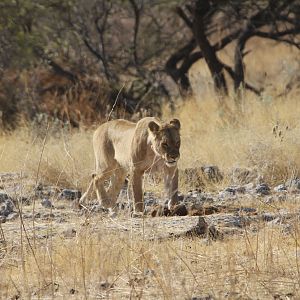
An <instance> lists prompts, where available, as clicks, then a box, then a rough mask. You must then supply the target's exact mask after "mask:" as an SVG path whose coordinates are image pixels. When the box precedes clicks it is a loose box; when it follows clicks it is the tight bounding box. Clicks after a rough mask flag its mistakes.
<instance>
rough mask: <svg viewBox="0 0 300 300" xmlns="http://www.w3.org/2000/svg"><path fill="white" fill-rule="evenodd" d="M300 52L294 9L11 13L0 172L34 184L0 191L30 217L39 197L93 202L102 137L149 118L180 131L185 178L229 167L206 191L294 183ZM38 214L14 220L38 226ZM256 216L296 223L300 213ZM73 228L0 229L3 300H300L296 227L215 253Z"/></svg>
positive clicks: (299, 20) (204, 245) (188, 243)
mask: <svg viewBox="0 0 300 300" xmlns="http://www.w3.org/2000/svg"><path fill="white" fill-rule="evenodd" d="M299 48H300V3H299V1H298V0H289V1H285V0H261V1H254V0H244V1H235V0H223V1H214V0H211V1H201V0H191V1H185V0H170V1H163V0H153V1H152V0H116V1H109V0H88V1H87V0H61V1H57V0H47V1H46V0H36V1H33V0H22V1H18V0H2V1H1V3H0V130H1V132H0V173H1V174H6V173H11V172H13V173H16V174H18V176H20V178H24V179H21V180H20V179H18V180H17V181H16V182H13V183H11V182H10V183H9V184H8V183H7V182H5V180H4V179H1V182H0V187H1V189H2V190H3V191H5V192H9V193H10V194H11V195H12V196H13V197H15V198H16V199H18V201H20V202H19V203H21V202H22V201H21V200H22V199H23V197H25V195H27V194H28V193H29V195H31V194H30V192H28V191H27V190H26V189H29V190H30V189H31V190H33V189H35V188H36V187H37V186H38V185H45V186H56V187H68V188H73V189H79V190H83V189H85V188H86V186H87V182H88V181H89V180H90V174H91V173H92V172H93V166H94V158H93V151H92V145H91V136H92V132H93V130H94V129H95V128H96V126H98V125H99V124H100V123H102V122H104V121H106V120H108V119H114V118H126V119H130V120H134V121H135V120H138V119H139V118H141V117H143V116H147V115H155V116H159V117H160V118H161V119H163V120H168V119H169V118H171V117H177V118H179V119H180V121H181V123H182V131H181V134H182V146H181V159H180V162H179V168H180V170H184V169H186V168H194V167H196V166H202V165H216V166H218V167H219V168H220V170H221V171H222V173H223V175H224V178H223V180H222V181H221V182H217V183H213V184H210V185H209V186H207V187H204V191H213V192H218V191H219V190H220V189H223V188H224V187H227V186H228V185H229V184H230V183H231V177H230V176H231V172H232V169H234V168H236V167H239V168H247V169H255V170H256V171H257V172H258V173H259V174H260V177H261V178H262V180H264V182H267V183H268V184H269V185H270V186H271V187H274V186H276V185H278V184H280V183H283V182H285V181H287V180H288V179H291V178H298V177H299V176H300V174H299V172H300V151H299V149H300V123H299V114H300V106H299V103H298V102H299V100H300V76H299V74H300V73H299V71H300V52H299ZM3 178H4V177H3ZM11 185H12V187H11ZM146 185H147V189H148V190H152V191H153V192H154V193H159V189H160V188H161V187H160V186H158V187H157V186H153V185H151V184H150V183H146ZM191 185H192V186H193V183H190V185H189V187H187V186H185V185H184V183H182V182H181V185H180V190H181V191H183V192H187V191H188V189H190V186H191ZM30 197H31V196H29V198H30ZM34 197H35V196H32V199H35V198H34ZM287 197H289V196H287ZM20 199H21V200H20ZM293 199H294V198H293ZM51 200H53V203H54V204H55V206H59V203H60V202H59V199H57V198H55V197H54V198H53V199H51ZM32 201H33V204H31V206H29V207H24V208H22V204H20V206H18V208H17V211H18V213H20V215H22V209H24V211H25V212H26V213H28V212H27V210H28V211H31V213H32V214H33V215H34V212H35V209H37V208H38V205H39V203H38V202H37V203H35V201H38V200H32ZM56 201H57V202H56ZM56 203H57V205H56ZM249 203H251V206H253V207H255V208H256V209H257V210H258V211H259V212H270V213H273V212H276V213H278V212H280V211H281V209H283V208H284V210H287V211H289V212H291V213H293V214H295V215H296V216H298V211H299V206H298V203H297V201H291V202H288V201H286V202H284V203H283V202H281V201H280V200H278V199H275V200H274V202H272V203H271V204H270V203H266V202H264V201H263V200H261V199H256V198H251V199H249ZM65 205H69V204H65ZM56 209H57V208H56V207H55V208H53V212H54V214H56V212H57V210H56ZM70 216H71V217H70V219H68V222H66V223H64V222H63V221H61V222H58V221H55V220H54V219H52V218H48V219H46V220H44V221H42V220H36V219H34V218H33V220H31V219H25V218H24V219H23V218H19V219H17V220H16V221H14V222H11V223H9V222H7V223H5V224H1V223H0V225H1V226H0V298H1V299H27V298H28V299H56V298H57V299H60V298H61V299H66V298H69V297H72V298H73V299H96V298H97V299H153V298H158V299H193V297H199V298H194V299H226V298H227V299H298V298H299V295H300V286H299V282H300V275H299V249H298V248H299V241H300V238H299V228H298V227H299V225H298V217H296V219H294V222H293V223H292V224H291V226H290V229H289V233H288V234H287V233H286V232H284V231H282V230H281V229H280V228H279V227H276V226H274V227H272V226H267V225H265V224H264V223H259V224H256V225H257V226H256V227H255V229H254V230H250V229H249V228H248V229H245V230H244V229H243V230H244V232H243V234H241V235H238V236H230V237H226V238H225V239H223V240H218V241H211V240H202V239H199V238H186V237H184V238H177V239H175V238H174V239H172V238H171V239H164V240H159V239H157V240H155V239H149V235H146V234H144V229H143V230H142V232H141V231H138V232H135V230H136V228H135V220H134V219H130V221H128V222H129V223H126V224H125V225H124V223H123V221H124V220H123V219H122V218H123V217H124V216H123V217H120V218H110V217H106V216H103V215H97V216H89V215H88V216H87V215H78V214H76V213H74V210H72V212H70ZM127 217H128V216H126V219H127ZM62 219H63V218H62ZM174 222H175V221H174ZM162 223H163V222H162ZM69 224H72V226H73V227H72V228H75V230H76V231H75V234H74V236H73V237H72V238H65V235H64V234H63V233H62V230H63V229H65V227H67V225H69ZM112 224H114V225H115V227H116V228H118V229H120V230H119V231H117V230H114V231H109V229H108V228H110V227H109V226H112ZM147 224H148V225H147ZM156 225H157V224H156ZM156 225H155V226H156ZM142 226H146V227H147V226H148V229H149V228H151V232H152V234H153V235H154V236H155V234H157V235H160V233H161V231H163V229H161V228H160V229H158V227H159V226H158V225H157V228H156V227H155V226H153V225H149V223H144V220H143V221H142ZM151 226H153V228H152V227H151ZM142 228H144V227H142ZM149 230H150V229H149ZM298 238H299V239H298ZM200 297H202V298H200ZM205 297H206V298H205Z"/></svg>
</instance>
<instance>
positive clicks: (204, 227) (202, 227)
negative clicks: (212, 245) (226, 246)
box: [185, 217, 222, 239]
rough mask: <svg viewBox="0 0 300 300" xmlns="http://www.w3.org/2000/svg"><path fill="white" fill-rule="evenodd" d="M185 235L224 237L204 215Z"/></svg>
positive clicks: (212, 237)
mask: <svg viewBox="0 0 300 300" xmlns="http://www.w3.org/2000/svg"><path fill="white" fill-rule="evenodd" d="M185 235H186V236H199V237H209V238H211V239H217V238H218V237H219V238H220V237H222V234H221V233H219V232H218V230H217V229H216V228H215V226H214V225H208V223H207V222H206V220H205V218H204V217H199V219H198V223H197V225H196V226H194V227H192V228H191V229H189V230H188V231H186V233H185Z"/></svg>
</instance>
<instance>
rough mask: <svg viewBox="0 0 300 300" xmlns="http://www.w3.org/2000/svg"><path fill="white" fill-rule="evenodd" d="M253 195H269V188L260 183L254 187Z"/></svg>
mask: <svg viewBox="0 0 300 300" xmlns="http://www.w3.org/2000/svg"><path fill="white" fill-rule="evenodd" d="M255 193H257V194H260V195H269V194H270V188H269V186H268V185H267V184H266V183H261V184H258V185H257V186H256V188H255Z"/></svg>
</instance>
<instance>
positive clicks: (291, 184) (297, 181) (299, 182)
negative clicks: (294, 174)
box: [285, 178, 300, 192]
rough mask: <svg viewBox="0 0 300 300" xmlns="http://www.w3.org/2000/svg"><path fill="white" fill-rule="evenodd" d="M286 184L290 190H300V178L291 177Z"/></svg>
mask: <svg viewBox="0 0 300 300" xmlns="http://www.w3.org/2000/svg"><path fill="white" fill-rule="evenodd" d="M285 185H286V186H287V189H288V190H289V191H292V192H298V191H299V190H300V178H293V179H289V180H287V181H286V183H285Z"/></svg>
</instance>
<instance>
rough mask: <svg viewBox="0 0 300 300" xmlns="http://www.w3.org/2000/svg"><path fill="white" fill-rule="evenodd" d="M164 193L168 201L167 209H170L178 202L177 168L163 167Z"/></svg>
mask: <svg viewBox="0 0 300 300" xmlns="http://www.w3.org/2000/svg"><path fill="white" fill-rule="evenodd" d="M164 172H165V174H164V175H165V176H164V184H165V194H166V197H167V199H168V200H169V201H168V209H171V208H172V207H174V206H175V205H176V204H177V203H178V168H177V166H176V167H171V168H170V167H167V166H165V169H164Z"/></svg>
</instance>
